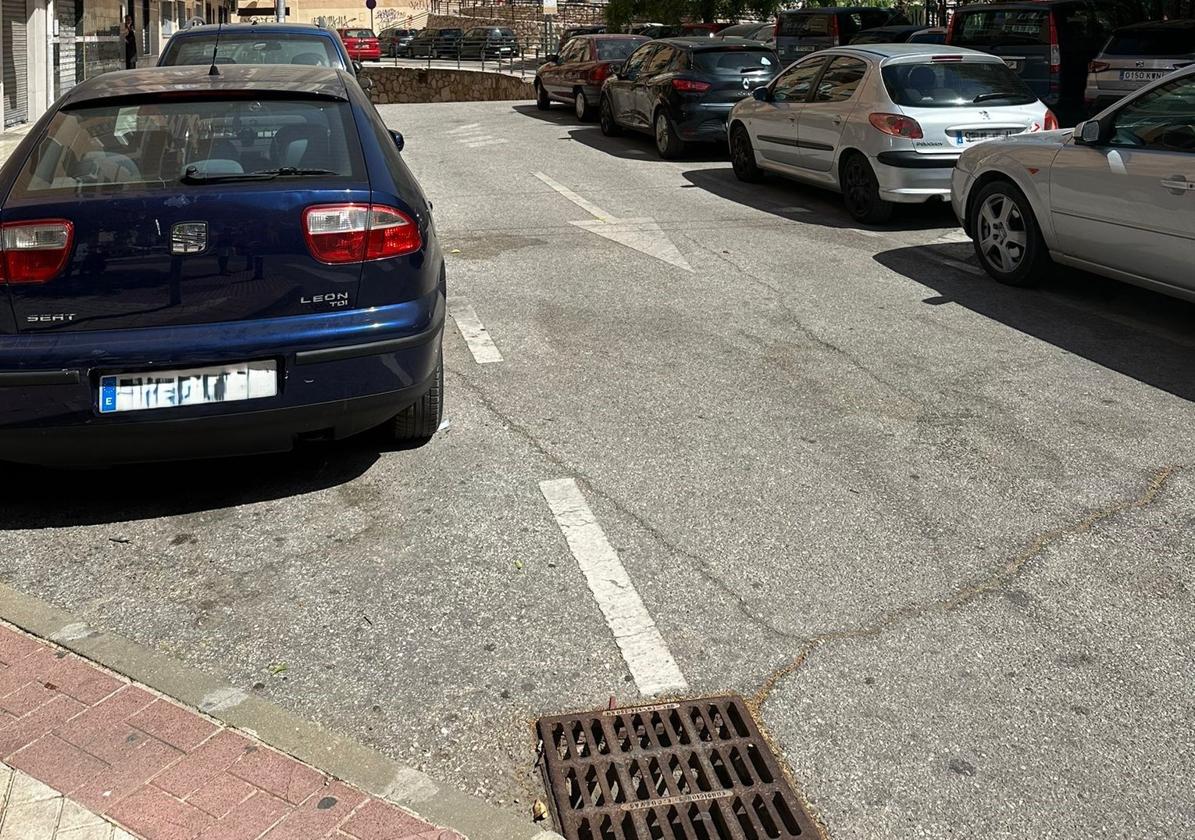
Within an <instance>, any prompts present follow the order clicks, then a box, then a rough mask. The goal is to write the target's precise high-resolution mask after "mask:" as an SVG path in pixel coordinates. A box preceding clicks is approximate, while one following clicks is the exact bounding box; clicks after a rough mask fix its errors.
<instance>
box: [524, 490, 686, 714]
mask: <svg viewBox="0 0 1195 840" xmlns="http://www.w3.org/2000/svg"><path fill="white" fill-rule="evenodd" d="M539 489H540V492H541V493H543V494H544V498H545V499H546V500H547V502H548V507H549V508H551V510H552V515H553V516H554V517H556V524H557V525H559V526H560V530H561V531H562V532H563V533H564V539H565V541H566V542H568V547H569V550H570V551H571V552H572V553H573V557H575V558H576V559H577V564H578V565H579V566H580V567H581V573H582V574H584V575H585V582H586V583H588V584H589V591H590V592H592V593H593V597H594V600H596V601H597V604H598V607H599V609H601V611H602V615H604V616H605V617H606V625H607V626H608V627H609V628H610V632H612V633H613V634H614V641H615V642H616V643H617V644H618V648H619V650H621V651H622V658H623V660H624V661H625V662H626V663H627V667H628V668H630V669H631V677H632V678H634V680H635V685H636V686H638V688H639V693H640V694H642V695H644V696H645V697H650V696H652V695H655V694H661V693H663V692H665V691H675V692H684V691H688V689H689V685H688V683H686V682H685V678H684V676H683V675H682V674H681V672H680V667H679V666H677V664H676V660H675V659H673V658H672V653H671V651H669V650H668V644H667V643H666V642H665V641H664V637H663V636H661V635H660V630H659V628H658V627H656V623H655V622H654V621H652V618H651V615H649V614H648V612H647V608H646V607H644V606H643V600H642V599H641V598H640V597H639V593H638V591H636V589H635V585H634V584H633V583H631V578H630V576H629V575H627V570H626V568H625V567H624V566H623V565H622V561H621V560H619V559H618V552H616V551H615V550H614V546H612V545H610V541H609V540H607V539H606V533H605V531H603V530H602V526H601V525H599V524H598V522H597V519H596V517H594V515H593V511H592V510H590V509H589V505H588V504H587V503H586V501H585V496H584V495H582V493H581V488H580V487H578V486H577V482H576V481H574V480H573V479H571V478H558V479H555V480H552V481H541V482H540V483H539Z"/></svg>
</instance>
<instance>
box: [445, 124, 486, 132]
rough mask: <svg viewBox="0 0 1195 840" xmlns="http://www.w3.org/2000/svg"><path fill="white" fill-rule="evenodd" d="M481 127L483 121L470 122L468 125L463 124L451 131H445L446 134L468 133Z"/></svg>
mask: <svg viewBox="0 0 1195 840" xmlns="http://www.w3.org/2000/svg"><path fill="white" fill-rule="evenodd" d="M479 128H481V123H469V124H468V125H462V126H459V127H458V128H453V129H450V130H449V131H447V132H445V133H446V134H468V133H469V132H471V131H475V130H476V129H479Z"/></svg>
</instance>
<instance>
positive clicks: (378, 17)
mask: <svg viewBox="0 0 1195 840" xmlns="http://www.w3.org/2000/svg"><path fill="white" fill-rule="evenodd" d="M405 11H406V10H403V9H375V10H374V13H373V26H374V29H376V30H379V31H380V30H382V29H386V28H388V27H391V26H400V25H402V24H404V23H407V24H409V23H411V22H412V21H413V20H414V16H413V15H410V14H404V12H405ZM367 20H369V16H368V14H366V15H354V16H352V17H348V16H347V15H320V16H319V17H313V18H312V19H311V22H312V23H316V24H319V25H321V26H327V27H329V28H330V29H344V28H345V27H347V26H351V25H352V24H356V25H358V26H360V25H361V24H362V23H364V22H365V21H367Z"/></svg>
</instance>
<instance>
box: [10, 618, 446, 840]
mask: <svg viewBox="0 0 1195 840" xmlns="http://www.w3.org/2000/svg"><path fill="white" fill-rule="evenodd" d="M0 761H3V762H4V763H5V764H8V765H10V766H12V767H16V768H17V769H19V770H23V771H24V772H26V773H28V774H29V775H30V776H33V777H35V778H37V779H39V780H40V781H42V782H44V783H45V784H47V785H49V786H50V787H52V788H54V789H55V790H57V791H59V792H60V793H62V794H64V795H65V796H68V797H70V798H71V799H73V800H75V801H76V802H78V803H79V804H80V805H82V806H83V807H85V808H87V809H89V810H91V811H93V812H95V813H97V814H101V815H103V816H105V817H107V818H108V819H110V820H113V821H114V822H117V823H119V824H120V825H122V826H123V827H124V828H125V829H126V830H127V831H129V832H131V833H133V834H135V835H138V836H139V837H143V838H145V840H196V838H197V839H198V840H257V838H266V839H267V840H315V838H321V837H331V838H338V839H339V840H461V837H460V835H458V834H457V833H456V832H453V831H449V830H443V829H438V828H436V827H434V826H432V825H430V824H428V823H426V822H424V821H423V820H421V819H419V818H418V817H415V816H412V815H411V814H408V813H407V812H406V811H403V810H402V809H400V808H397V807H395V806H394V805H391V804H390V803H388V802H384V801H382V800H380V799H377V798H376V797H373V796H369V795H367V794H365V793H363V792H361V791H359V790H356V789H355V788H352V787H350V786H348V785H346V784H344V783H342V782H339V781H336V780H335V779H332V778H330V777H329V776H327V775H325V774H324V773H322V772H320V771H319V770H318V769H316V768H314V767H311V766H309V765H307V764H304V763H303V762H301V761H298V760H296V759H294V758H291V757H290V756H288V755H284V754H283V753H280V752H278V751H277V750H273V749H271V748H270V747H268V746H266V745H265V744H263V743H261V742H260V741H257V740H255V739H253V738H250V737H248V736H247V735H243V734H241V733H239V732H236V731H234V730H232V729H229V728H227V727H224V726H222V725H220V724H218V723H216V722H214V721H212V720H210V719H208V718H206V717H204V716H203V715H201V714H199V713H198V712H196V711H192V710H191V709H188V708H186V707H184V706H181V705H179V704H177V703H174V702H173V701H171V700H168V699H165V698H161V697H159V696H157V695H155V694H153V693H151V692H149V691H147V690H146V689H144V688H141V687H140V686H137V685H133V684H130V683H129V682H127V681H125V680H123V679H121V678H119V677H117V676H115V675H113V674H111V673H109V672H108V671H105V670H104V669H103V668H100V667H99V666H97V665H94V664H92V663H91V662H89V661H87V660H85V659H83V658H81V657H78V656H75V655H74V654H72V653H68V652H66V651H63V650H61V649H59V648H56V647H54V646H53V645H50V644H47V643H45V642H42V641H40V640H38V639H36V638H34V637H32V636H29V635H27V634H25V633H22V632H20V631H18V630H14V629H12V628H10V627H8V626H6V625H3V624H0Z"/></svg>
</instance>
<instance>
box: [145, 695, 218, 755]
mask: <svg viewBox="0 0 1195 840" xmlns="http://www.w3.org/2000/svg"><path fill="white" fill-rule="evenodd" d="M129 723H130V724H131V725H133V726H135V727H137V728H138V729H140V730H141V731H142V732H147V733H149V734H150V735H153V736H154V737H155V738H157V739H158V740H159V741H165V742H166V743H167V744H170V745H171V746H172V747H178V748H179V749H180V750H183V751H184V752H190V751H191V750H193V749H195V748H196V747H198V746H199V745H200V744H202V743H203V742H204V741H205V740H207V739H208V738H209V737H211V735H212V734H214V733H215V731H216V729H217V728H218V727H217V726H216V724H214V723H212V722H211V721H210V720H206V719H204V718H203V717H202V716H200V715H197V714H196V713H195V712H192V711H189V710H188V709H184V708H183V707H181V706H176V705H175V704H174V703H171V702H169V701H168V700H155V701H154V702H153V703H150V704H149V705H148V706H146V707H145V708H144V709H142V710H141V711H140V712H138V713H137V714H135V715H134V716H133V717H131V718H130V719H129Z"/></svg>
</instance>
